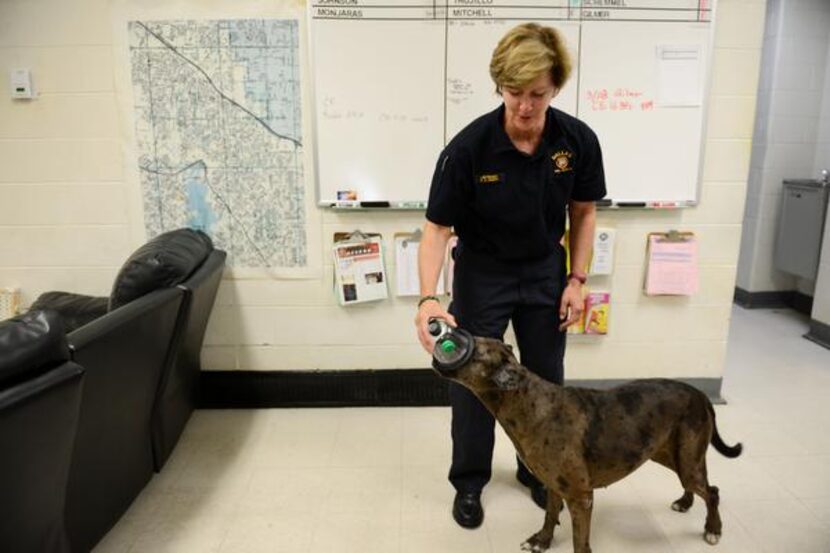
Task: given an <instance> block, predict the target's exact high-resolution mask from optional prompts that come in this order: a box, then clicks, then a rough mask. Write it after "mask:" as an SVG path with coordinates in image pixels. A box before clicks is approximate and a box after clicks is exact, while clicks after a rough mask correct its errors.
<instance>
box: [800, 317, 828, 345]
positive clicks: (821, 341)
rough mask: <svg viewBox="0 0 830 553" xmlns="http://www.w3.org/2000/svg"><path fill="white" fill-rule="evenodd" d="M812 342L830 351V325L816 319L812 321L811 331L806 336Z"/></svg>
mask: <svg viewBox="0 0 830 553" xmlns="http://www.w3.org/2000/svg"><path fill="white" fill-rule="evenodd" d="M804 337H805V338H807V339H808V340H810V341H811V342H815V343H816V344H818V345H820V346H824V347H826V348H827V349H830V325H827V324H824V323H823V322H821V321H817V320H815V319H811V320H810V330H809V332H807V334H805V335H804Z"/></svg>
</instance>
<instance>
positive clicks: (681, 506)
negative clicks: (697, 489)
mask: <svg viewBox="0 0 830 553" xmlns="http://www.w3.org/2000/svg"><path fill="white" fill-rule="evenodd" d="M691 508H692V506H691V505H689V504H688V503H686V502H684V501H683V500H681V499H678V500H677V501H675V502H674V503H672V504H671V510H672V511H677V512H678V513H685V512H686V511H688V510H689V509H691Z"/></svg>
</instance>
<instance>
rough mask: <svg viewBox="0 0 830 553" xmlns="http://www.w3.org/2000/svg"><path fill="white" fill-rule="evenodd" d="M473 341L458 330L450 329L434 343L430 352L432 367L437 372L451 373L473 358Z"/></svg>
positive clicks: (462, 331)
mask: <svg viewBox="0 0 830 553" xmlns="http://www.w3.org/2000/svg"><path fill="white" fill-rule="evenodd" d="M474 351H475V339H474V338H473V335H472V334H470V333H469V332H467V331H466V330H462V329H460V328H453V329H450V330H449V331H448V332H446V333H445V334H442V335H441V336H439V337H438V339H437V340H436V341H435V347H434V348H433V350H432V366H433V367H434V368H435V369H436V370H437V371H439V372H442V373H451V372H455V371H457V370H458V369H459V368H461V367H462V366H464V365H465V364H467V363H468V362H469V361H470V359H472V358H473V352H474Z"/></svg>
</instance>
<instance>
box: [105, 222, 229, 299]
mask: <svg viewBox="0 0 830 553" xmlns="http://www.w3.org/2000/svg"><path fill="white" fill-rule="evenodd" d="M212 250H213V242H212V241H211V239H210V237H209V236H208V235H207V234H205V233H204V232H202V231H199V230H193V229H189V228H181V229H176V230H171V231H169V232H165V233H164V234H159V235H158V236H156V237H155V238H153V239H152V240H150V241H149V242H147V243H146V244H144V245H143V246H141V247H140V248H139V249H137V250H136V251H135V252H134V253H133V254H132V255H131V256H130V257H129V259H127V261H126V262H125V263H124V265H123V266H122V267H121V270H120V271H119V272H118V276H117V277H116V278H115V283H114V284H113V287H112V293H111V294H110V301H109V308H110V310H112V309H116V308H118V307H120V306H122V305H124V304H126V303H129V302H131V301H132V300H134V299H136V298H138V297H141V296H143V295H144V294H147V293H148V292H152V291H153V290H157V289H159V288H167V287H169V286H175V285H177V284H179V283H180V282H182V281H183V280H185V279H186V278H187V277H188V276H190V274H191V273H193V271H195V270H196V268H198V267H199V265H201V264H202V262H203V261H204V260H205V258H206V257H207V256H208V254H210V252H211V251H212Z"/></svg>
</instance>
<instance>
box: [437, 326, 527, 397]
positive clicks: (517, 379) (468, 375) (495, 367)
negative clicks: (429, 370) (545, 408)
mask: <svg viewBox="0 0 830 553" xmlns="http://www.w3.org/2000/svg"><path fill="white" fill-rule="evenodd" d="M474 342H475V348H474V350H473V354H472V356H471V357H470V360H469V361H467V362H466V363H464V364H463V365H461V366H459V367H453V368H451V369H448V368H441V367H438V366H436V367H435V370H436V371H437V372H438V373H439V374H440V375H441V376H443V377H444V378H448V379H450V380H454V381H456V382H458V383H459V384H461V385H463V386H465V387H467V388H469V389H470V390H472V391H473V392H476V393H485V392H499V391H509V390H515V389H516V388H518V387H519V384H520V383H521V382H522V380H523V379H524V374H523V371H525V370H526V369H525V368H524V367H522V366H521V365H520V364H519V362H518V361H517V360H516V357H515V356H514V355H513V348H511V347H510V346H509V345H508V344H505V343H504V342H502V341H501V340H496V339H495V338H480V337H475V338H474Z"/></svg>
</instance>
